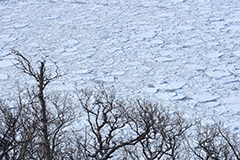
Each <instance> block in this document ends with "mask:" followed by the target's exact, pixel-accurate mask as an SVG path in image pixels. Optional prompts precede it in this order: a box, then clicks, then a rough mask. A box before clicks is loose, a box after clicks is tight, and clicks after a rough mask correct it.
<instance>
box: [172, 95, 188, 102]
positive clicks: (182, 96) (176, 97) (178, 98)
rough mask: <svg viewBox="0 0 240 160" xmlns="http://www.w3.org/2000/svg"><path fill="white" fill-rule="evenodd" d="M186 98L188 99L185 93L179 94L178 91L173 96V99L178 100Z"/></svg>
mask: <svg viewBox="0 0 240 160" xmlns="http://www.w3.org/2000/svg"><path fill="white" fill-rule="evenodd" d="M185 99H186V96H185V95H182V94H178V93H176V94H175V95H174V96H173V97H172V98H171V100H173V101H177V100H180V101H182V100H185Z"/></svg>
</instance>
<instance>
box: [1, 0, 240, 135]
mask: <svg viewBox="0 0 240 160" xmlns="http://www.w3.org/2000/svg"><path fill="white" fill-rule="evenodd" d="M12 48H13V49H15V50H17V51H19V52H21V53H22V54H24V55H25V54H26V55H29V56H31V57H32V60H33V61H34V62H36V63H37V62H38V60H39V59H41V57H43V56H44V55H45V56H48V59H50V60H51V61H53V62H56V63H57V65H58V66H59V68H60V69H61V70H62V71H63V72H65V73H66V75H65V76H63V77H61V78H59V79H58V80H56V81H54V83H52V84H51V87H50V88H51V89H54V90H67V91H72V90H74V84H75V83H77V84H78V85H79V86H81V87H90V88H92V87H94V86H95V85H97V84H99V83H104V85H106V86H111V85H114V86H115V89H116V92H117V94H118V96H119V97H122V98H136V97H142V98H146V99H149V100H152V101H154V102H158V103H160V104H162V105H164V106H166V107H170V108H171V109H172V110H180V111H184V112H186V113H187V115H188V116H189V117H190V118H191V117H195V116H201V117H203V118H205V119H206V120H210V119H211V118H212V117H214V119H218V120H222V121H223V122H225V123H226V124H227V125H229V126H230V127H231V129H232V130H237V131H238V132H239V130H240V3H239V0H43V1H42V0H39V1H38V0H19V1H17V0H9V1H7V0H0V95H1V96H2V97H7V98H9V96H12V93H13V92H17V87H16V86H17V85H18V84H21V85H22V86H25V85H27V84H28V83H30V84H31V83H32V82H33V80H32V79H31V78H30V77H28V76H26V75H23V74H22V73H20V72H19V70H17V69H16V68H15V67H14V55H13V54H12V53H11V49H12ZM50 64H51V63H50ZM49 67H50V68H51V66H49Z"/></svg>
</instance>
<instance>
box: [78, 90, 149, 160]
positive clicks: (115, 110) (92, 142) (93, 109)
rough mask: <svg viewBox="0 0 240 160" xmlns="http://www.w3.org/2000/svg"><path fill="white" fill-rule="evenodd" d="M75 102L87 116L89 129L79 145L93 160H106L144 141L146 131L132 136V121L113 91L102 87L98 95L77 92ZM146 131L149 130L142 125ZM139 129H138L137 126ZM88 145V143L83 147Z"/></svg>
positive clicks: (125, 106)
mask: <svg viewBox="0 0 240 160" xmlns="http://www.w3.org/2000/svg"><path fill="white" fill-rule="evenodd" d="M78 99H79V102H80V104H81V106H82V107H83V109H84V111H85V112H86V114H87V123H88V125H89V128H88V129H87V131H86V135H85V137H83V139H84V141H83V143H82V146H83V148H84V149H85V151H86V153H87V156H88V157H89V158H92V159H101V160H106V159H109V158H111V157H112V156H113V154H114V152H115V151H117V150H119V149H122V148H123V147H125V146H128V145H135V144H136V143H138V142H139V141H140V140H142V139H144V138H145V136H146V135H147V133H148V132H149V130H148V129H146V130H142V131H143V132H141V133H139V134H136V133H134V132H132V131H131V130H132V129H133V126H132V124H131V123H132V122H130V121H132V119H130V118H129V117H128V116H127V114H126V111H127V107H130V106H127V105H126V104H124V103H123V102H122V101H119V100H117V99H116V97H115V92H114V90H113V89H110V90H109V91H107V90H106V89H105V88H104V87H103V86H100V87H99V88H98V90H97V94H94V93H93V92H90V91H87V90H79V91H78ZM145 125H146V128H149V127H150V125H151V124H150V123H149V124H145ZM137 127H139V129H140V126H137ZM86 142H87V143H86Z"/></svg>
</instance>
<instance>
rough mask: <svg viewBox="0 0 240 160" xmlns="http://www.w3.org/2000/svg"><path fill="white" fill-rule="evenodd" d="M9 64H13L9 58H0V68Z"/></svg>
mask: <svg viewBox="0 0 240 160" xmlns="http://www.w3.org/2000/svg"><path fill="white" fill-rule="evenodd" d="M11 65H13V63H12V62H11V61H10V60H2V61H1V60H0V68H1V67H3V68H4V67H9V66H11Z"/></svg>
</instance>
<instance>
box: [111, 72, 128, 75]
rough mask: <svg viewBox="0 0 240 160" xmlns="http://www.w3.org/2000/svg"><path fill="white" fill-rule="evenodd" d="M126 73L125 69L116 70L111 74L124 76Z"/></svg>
mask: <svg viewBox="0 0 240 160" xmlns="http://www.w3.org/2000/svg"><path fill="white" fill-rule="evenodd" d="M125 73H126V72H125V71H116V72H112V73H111V75H112V76H122V75H124V74H125Z"/></svg>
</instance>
